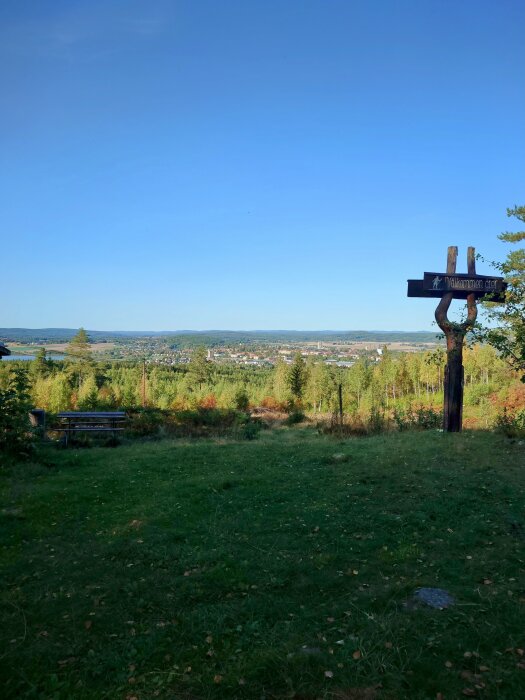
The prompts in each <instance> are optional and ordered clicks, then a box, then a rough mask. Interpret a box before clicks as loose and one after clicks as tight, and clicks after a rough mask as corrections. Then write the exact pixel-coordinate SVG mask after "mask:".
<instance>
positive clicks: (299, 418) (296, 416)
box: [284, 409, 306, 425]
mask: <svg viewBox="0 0 525 700" xmlns="http://www.w3.org/2000/svg"><path fill="white" fill-rule="evenodd" d="M304 420H306V416H305V415H304V413H303V412H302V411H300V410H299V409H295V410H294V411H292V412H291V413H290V414H289V415H288V417H287V419H286V420H285V421H284V422H285V424H286V425H297V423H302V422H303V421H304Z"/></svg>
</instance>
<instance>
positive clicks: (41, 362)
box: [29, 348, 53, 378]
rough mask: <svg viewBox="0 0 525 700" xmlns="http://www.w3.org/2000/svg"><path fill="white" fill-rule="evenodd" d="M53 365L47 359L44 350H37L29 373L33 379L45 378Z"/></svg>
mask: <svg viewBox="0 0 525 700" xmlns="http://www.w3.org/2000/svg"><path fill="white" fill-rule="evenodd" d="M52 366H53V363H52V361H51V360H49V359H48V358H47V354H46V349H45V348H39V349H38V352H37V354H36V356H35V359H34V360H33V361H32V362H31V367H30V368H29V369H30V372H31V375H32V376H33V377H34V378H37V377H47V376H48V374H49V373H50V372H51V369H52Z"/></svg>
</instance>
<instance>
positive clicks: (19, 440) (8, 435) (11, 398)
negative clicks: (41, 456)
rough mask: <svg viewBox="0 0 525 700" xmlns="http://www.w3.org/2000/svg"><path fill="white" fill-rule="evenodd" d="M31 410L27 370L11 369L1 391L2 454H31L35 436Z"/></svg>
mask: <svg viewBox="0 0 525 700" xmlns="http://www.w3.org/2000/svg"><path fill="white" fill-rule="evenodd" d="M30 408H31V403H30V400H29V380H28V375H27V370H26V369H23V368H19V367H13V368H9V370H8V373H7V378H6V381H5V383H4V387H3V388H2V389H0V452H5V453H7V454H10V455H12V456H16V457H24V456H27V455H28V454H29V453H30V452H31V450H32V448H33V438H34V434H33V431H32V430H31V426H30V423H29V410H30Z"/></svg>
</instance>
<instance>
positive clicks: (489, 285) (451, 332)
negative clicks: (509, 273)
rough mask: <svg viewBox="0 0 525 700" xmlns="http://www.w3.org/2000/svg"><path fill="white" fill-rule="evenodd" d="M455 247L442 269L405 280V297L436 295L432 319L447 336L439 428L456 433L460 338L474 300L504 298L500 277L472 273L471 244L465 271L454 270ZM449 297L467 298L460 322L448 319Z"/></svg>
mask: <svg viewBox="0 0 525 700" xmlns="http://www.w3.org/2000/svg"><path fill="white" fill-rule="evenodd" d="M457 257H458V249H457V247H456V246H449V249H448V255H447V271H446V272H425V273H424V276H423V279H422V280H408V294H407V295H408V296H409V297H426V298H440V299H441V301H440V302H439V304H438V305H437V308H436V313H435V316H436V321H437V324H438V326H439V327H440V328H441V330H442V331H443V333H444V334H445V338H446V340H447V366H446V368H445V386H444V389H445V392H444V393H445V400H444V410H443V429H444V430H446V431H447V432H449V433H456V432H459V431H460V430H461V427H462V413H463V342H464V340H465V335H466V334H467V332H468V331H469V330H470V329H471V328H472V327H473V326H474V324H475V322H476V318H477V315H478V309H477V306H476V300H477V299H481V298H483V297H486V299H487V301H492V302H502V301H505V289H506V286H507V285H506V284H505V282H504V281H503V278H502V277H488V276H486V275H476V256H475V250H474V248H471V247H470V248H469V249H468V251H467V270H468V273H467V274H466V275H464V274H457V273H456V261H457ZM452 299H466V300H467V318H466V320H465V321H463V322H462V323H454V322H452V321H449V320H448V316H447V313H448V309H449V307H450V304H451V303H452Z"/></svg>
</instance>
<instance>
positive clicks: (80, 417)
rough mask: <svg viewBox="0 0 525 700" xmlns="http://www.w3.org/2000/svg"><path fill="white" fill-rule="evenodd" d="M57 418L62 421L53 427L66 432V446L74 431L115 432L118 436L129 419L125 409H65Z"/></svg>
mask: <svg viewBox="0 0 525 700" xmlns="http://www.w3.org/2000/svg"><path fill="white" fill-rule="evenodd" d="M57 418H58V420H59V421H60V422H59V424H58V425H57V426H56V427H55V428H53V429H54V430H57V431H60V432H63V433H64V438H65V443H66V446H67V444H68V442H69V437H70V436H71V435H72V434H73V433H84V432H91V433H95V432H96V433H113V437H116V434H117V433H118V432H121V431H122V430H124V429H125V428H124V424H125V422H126V421H127V419H128V417H127V415H126V412H125V411H65V412H64V413H59V414H58V415H57Z"/></svg>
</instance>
